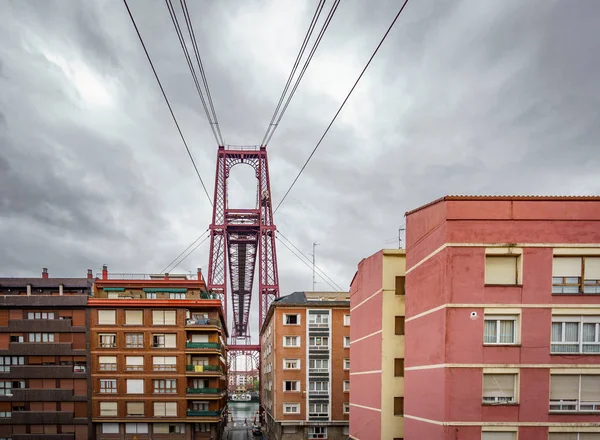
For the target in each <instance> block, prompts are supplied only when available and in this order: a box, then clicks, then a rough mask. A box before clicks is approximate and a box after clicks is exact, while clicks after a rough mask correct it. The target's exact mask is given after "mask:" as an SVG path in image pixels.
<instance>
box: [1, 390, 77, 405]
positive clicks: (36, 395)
mask: <svg viewBox="0 0 600 440" xmlns="http://www.w3.org/2000/svg"><path fill="white" fill-rule="evenodd" d="M12 395H13V400H15V401H22V402H72V401H73V400H74V396H73V390H69V389H59V388H43V389H39V388H38V389H36V388H13V389H12ZM81 398H82V400H87V396H81Z"/></svg>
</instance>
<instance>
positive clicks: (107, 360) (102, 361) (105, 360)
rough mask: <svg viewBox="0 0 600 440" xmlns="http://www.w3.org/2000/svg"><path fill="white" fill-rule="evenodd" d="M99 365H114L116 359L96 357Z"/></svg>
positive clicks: (112, 357)
mask: <svg viewBox="0 0 600 440" xmlns="http://www.w3.org/2000/svg"><path fill="white" fill-rule="evenodd" d="M98 363H99V364H116V363H117V357H116V356H98Z"/></svg>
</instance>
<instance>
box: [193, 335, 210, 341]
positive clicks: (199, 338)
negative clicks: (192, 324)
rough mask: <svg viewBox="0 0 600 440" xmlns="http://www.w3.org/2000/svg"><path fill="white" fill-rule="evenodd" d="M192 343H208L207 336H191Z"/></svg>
mask: <svg viewBox="0 0 600 440" xmlns="http://www.w3.org/2000/svg"><path fill="white" fill-rule="evenodd" d="M192 342H208V335H198V334H196V335H192Z"/></svg>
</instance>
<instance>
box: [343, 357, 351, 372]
mask: <svg viewBox="0 0 600 440" xmlns="http://www.w3.org/2000/svg"><path fill="white" fill-rule="evenodd" d="M349 369H350V359H349V358H345V359H344V370H345V371H347V370H349Z"/></svg>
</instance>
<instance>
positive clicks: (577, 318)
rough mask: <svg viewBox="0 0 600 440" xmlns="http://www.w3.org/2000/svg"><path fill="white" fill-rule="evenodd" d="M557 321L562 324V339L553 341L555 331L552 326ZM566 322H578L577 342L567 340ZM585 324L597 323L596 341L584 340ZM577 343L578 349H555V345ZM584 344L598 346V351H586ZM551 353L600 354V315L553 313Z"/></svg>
mask: <svg viewBox="0 0 600 440" xmlns="http://www.w3.org/2000/svg"><path fill="white" fill-rule="evenodd" d="M555 323H561V324H562V330H561V332H562V334H561V341H552V334H553V333H554V332H553V330H552V327H554V324H555ZM565 323H577V324H578V328H577V339H578V340H577V342H565V341H564V340H565V334H566V326H565V325H564V324H565ZM584 324H595V327H596V328H595V341H594V342H583V328H584ZM573 345H577V351H555V346H556V347H559V346H573ZM584 346H592V347H598V351H595V352H594V351H584ZM550 354H560V355H569V354H584V355H596V356H597V355H599V354H600V316H587V315H572V316H570V315H553V316H552V325H551V328H550Z"/></svg>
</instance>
